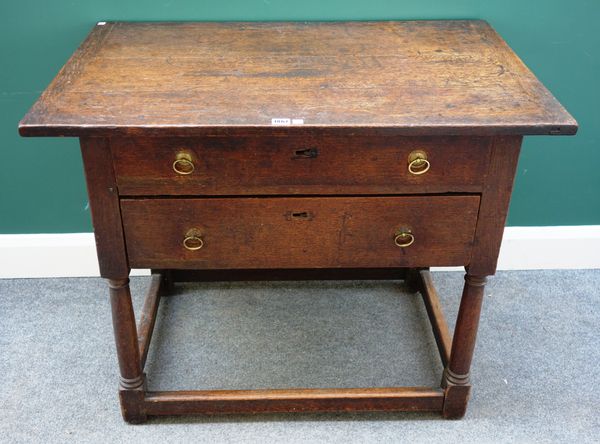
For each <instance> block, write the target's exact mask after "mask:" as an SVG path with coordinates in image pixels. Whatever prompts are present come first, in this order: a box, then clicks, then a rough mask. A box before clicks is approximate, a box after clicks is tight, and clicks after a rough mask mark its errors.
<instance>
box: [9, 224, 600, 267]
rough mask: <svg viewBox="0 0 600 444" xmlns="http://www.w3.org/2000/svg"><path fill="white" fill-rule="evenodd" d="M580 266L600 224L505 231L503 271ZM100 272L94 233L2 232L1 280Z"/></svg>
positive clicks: (598, 253)
mask: <svg viewBox="0 0 600 444" xmlns="http://www.w3.org/2000/svg"><path fill="white" fill-rule="evenodd" d="M574 268H600V225H585V226H566V227H507V228H506V229H505V231H504V241H503V243H502V248H501V249H500V258H499V261H498V269H499V270H538V269H574ZM436 269H437V270H459V269H460V268H455V267H452V268H450V267H448V268H446V267H440V268H436ZM148 273H149V271H148V270H133V271H132V273H131V274H132V275H147V274H148ZM98 275H99V271H98V262H97V259H96V248H95V244H94V235H93V234H92V233H67V234H2V235H0V278H42V277H44V278H45V277H83V276H98Z"/></svg>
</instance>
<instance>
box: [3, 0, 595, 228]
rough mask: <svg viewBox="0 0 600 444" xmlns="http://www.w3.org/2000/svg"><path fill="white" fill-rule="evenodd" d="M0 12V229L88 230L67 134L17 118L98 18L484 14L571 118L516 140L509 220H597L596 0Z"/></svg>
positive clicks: (124, 4) (28, 4)
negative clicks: (570, 129) (49, 133)
mask: <svg viewBox="0 0 600 444" xmlns="http://www.w3.org/2000/svg"><path fill="white" fill-rule="evenodd" d="M0 17H1V19H2V20H1V23H2V26H1V27H0V55H1V59H0V63H1V65H0V66H1V68H0V116H1V118H0V144H1V145H0V233H53V232H56V233H60V232H82V231H91V224H90V217H89V209H88V204H87V198H86V192H85V184H84V178H83V173H82V166H81V159H80V155H79V149H78V144H77V140H75V139H50V138H20V137H19V136H18V134H17V123H18V121H19V120H20V119H21V117H22V116H23V115H24V114H25V112H26V111H27V109H28V108H29V107H30V106H31V104H32V103H33V102H34V100H35V99H36V97H37V96H38V95H39V93H40V92H41V91H42V90H43V89H44V88H45V87H46V85H47V84H48V83H49V82H50V80H52V78H53V77H54V75H55V74H56V73H57V71H58V70H59V69H60V67H61V66H62V65H63V64H64V62H65V61H66V60H67V58H68V57H69V56H70V55H71V53H72V52H73V51H74V50H75V48H76V47H77V46H78V44H79V43H80V42H81V40H82V39H83V38H84V37H85V36H86V34H87V33H88V31H89V30H90V28H91V27H92V25H93V24H94V23H95V22H97V21H100V20H363V19H371V20H375V19H443V18H481V19H485V20H488V21H489V22H490V23H491V24H492V26H494V27H495V28H496V30H498V32H499V33H500V34H501V35H502V36H503V37H504V38H505V39H506V40H507V41H508V43H509V44H510V45H511V46H512V47H513V49H514V50H515V51H516V52H517V54H519V55H520V56H521V58H522V59H523V60H524V61H525V63H526V64H527V65H528V66H529V67H530V68H531V69H532V70H533V71H534V72H535V73H536V74H537V76H538V77H539V78H540V80H541V81H542V82H543V83H545V84H546V86H547V87H548V88H549V89H550V90H551V91H552V92H553V94H554V95H555V96H556V97H557V98H558V99H559V100H560V101H561V102H562V103H563V104H564V105H565V107H566V108H567V109H568V110H569V111H570V112H571V113H572V114H573V116H574V117H575V118H576V119H577V120H578V121H579V124H580V127H581V128H580V130H579V133H578V135H577V136H575V137H545V136H543V137H542V136H538V137H530V138H527V139H526V140H525V142H524V147H523V153H522V157H521V161H520V164H519V172H518V177H517V182H516V189H515V193H514V195H513V200H512V204H511V210H510V216H509V225H585V224H600V198H599V197H598V192H599V191H600V173H599V169H600V168H599V167H600V150H598V149H597V146H598V137H599V135H600V118H599V113H598V108H599V106H600V86H599V84H600V69H599V62H600V32H599V31H598V29H599V28H598V22H599V21H600V20H599V19H600V1H598V0H572V1H570V2H565V1H560V0H545V1H543V0H539V1H535V0H529V1H527V0H526V1H523V0H487V1H484V0H481V1H476V0H457V1H451V0H414V1H408V0H396V1H393V0H368V1H360V0H335V1H327V0H302V1H283V0H229V1H228V0H214V1H202V0H196V1H193V0H160V1H142V0H89V1H83V0H52V1H48V0H18V1H8V0H1V4H0Z"/></svg>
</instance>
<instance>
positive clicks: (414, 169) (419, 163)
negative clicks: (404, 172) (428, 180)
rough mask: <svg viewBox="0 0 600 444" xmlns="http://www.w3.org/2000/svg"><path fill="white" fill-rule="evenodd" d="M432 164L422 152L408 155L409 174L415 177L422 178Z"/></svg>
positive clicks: (417, 151) (418, 151)
mask: <svg viewBox="0 0 600 444" xmlns="http://www.w3.org/2000/svg"><path fill="white" fill-rule="evenodd" d="M430 167H431V163H430V162H429V161H428V160H427V153H426V152H425V151H422V150H416V151H413V152H411V153H410V154H409V155H408V172H409V173H410V174H413V175H415V176H420V175H421V174H425V173H426V172H427V171H429V168H430Z"/></svg>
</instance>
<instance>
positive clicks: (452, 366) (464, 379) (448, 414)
mask: <svg viewBox="0 0 600 444" xmlns="http://www.w3.org/2000/svg"><path fill="white" fill-rule="evenodd" d="M485 282H486V276H473V275H470V274H468V273H467V274H466V275H465V286H464V289H463V293H462V298H461V301H460V308H459V311H458V317H457V319H456V327H455V329H454V337H453V339H452V351H451V354H450V362H449V363H448V365H447V366H446V369H445V370H444V376H443V378H442V387H443V388H444V389H445V391H446V394H445V400H444V409H443V415H444V417H445V418H449V419H458V418H462V417H463V416H464V414H465V411H466V409H467V403H468V401H469V394H470V392H471V385H470V384H469V370H470V368H471V360H472V358H473V350H474V349H475V339H476V337H477V327H478V325H479V314H480V312H481V303H482V301H483V290H484V287H485Z"/></svg>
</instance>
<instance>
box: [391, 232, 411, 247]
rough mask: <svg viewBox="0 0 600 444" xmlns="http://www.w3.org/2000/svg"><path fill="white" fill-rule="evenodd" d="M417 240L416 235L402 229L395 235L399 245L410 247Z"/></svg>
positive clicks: (395, 241) (395, 240)
mask: <svg viewBox="0 0 600 444" xmlns="http://www.w3.org/2000/svg"><path fill="white" fill-rule="evenodd" d="M414 242H415V236H414V235H413V234H412V233H411V232H410V231H400V232H398V233H396V236H394V243H395V244H396V246H397V247H400V248H406V247H410V246H411V245H412V244H413V243H414Z"/></svg>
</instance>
